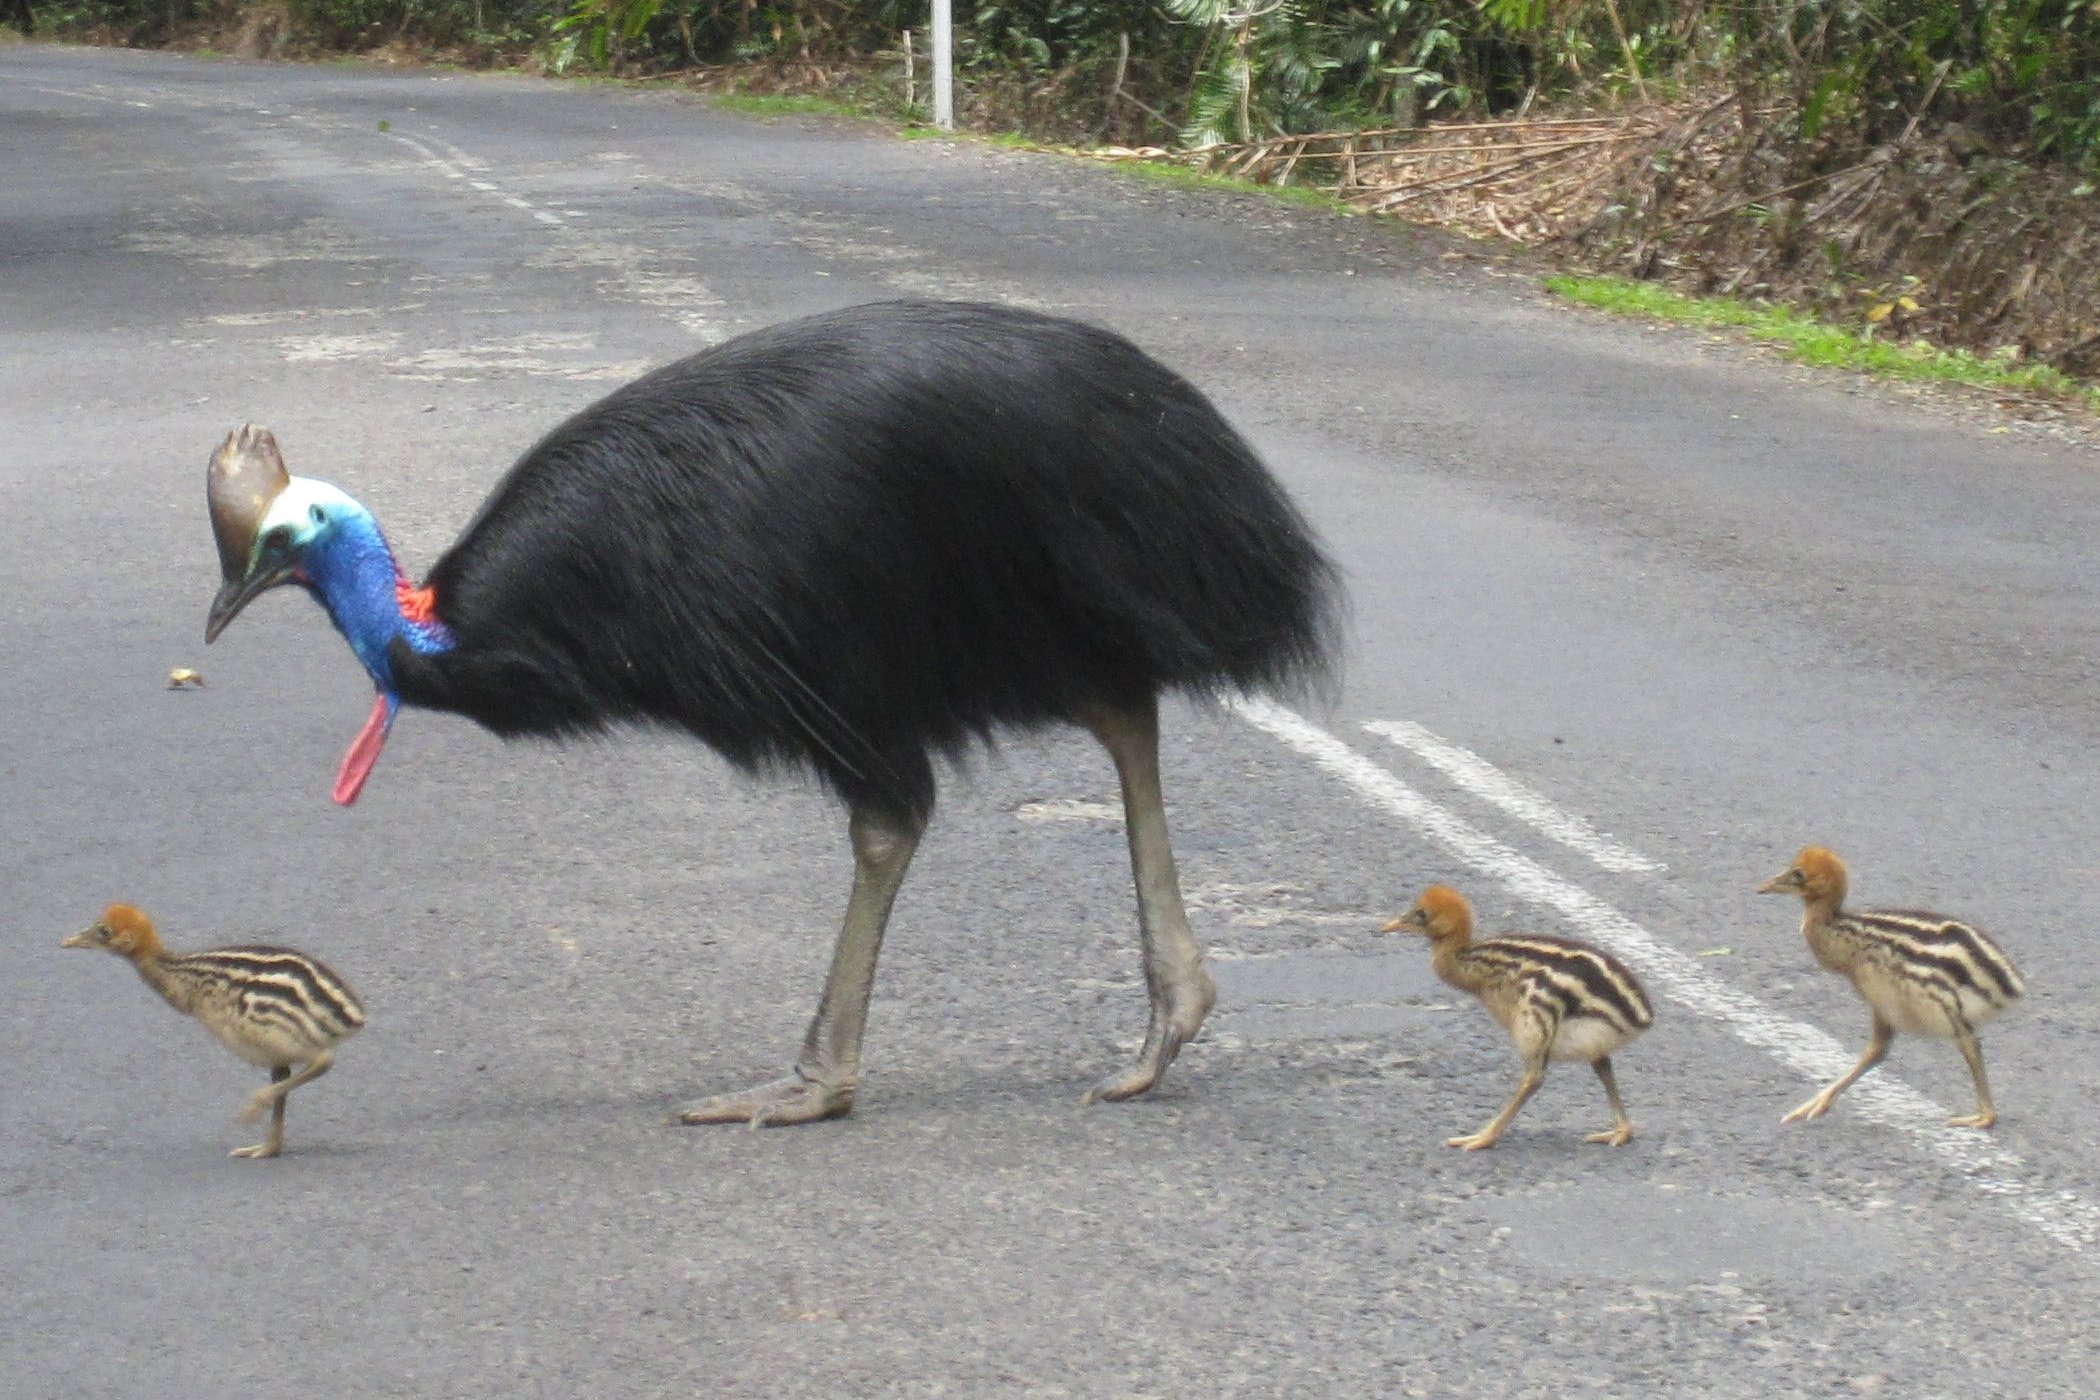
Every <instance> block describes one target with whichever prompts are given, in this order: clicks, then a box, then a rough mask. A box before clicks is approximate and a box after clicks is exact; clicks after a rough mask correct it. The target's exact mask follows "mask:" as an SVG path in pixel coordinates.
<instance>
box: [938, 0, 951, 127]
mask: <svg viewBox="0 0 2100 1400" xmlns="http://www.w3.org/2000/svg"><path fill="white" fill-rule="evenodd" d="M953 8H954V7H953V5H952V3H951V0H933V124H934V125H935V126H937V127H939V128H940V129H941V130H943V131H953V130H955V71H954V69H955V45H954V33H953V31H954V28H955V20H954V16H953Z"/></svg>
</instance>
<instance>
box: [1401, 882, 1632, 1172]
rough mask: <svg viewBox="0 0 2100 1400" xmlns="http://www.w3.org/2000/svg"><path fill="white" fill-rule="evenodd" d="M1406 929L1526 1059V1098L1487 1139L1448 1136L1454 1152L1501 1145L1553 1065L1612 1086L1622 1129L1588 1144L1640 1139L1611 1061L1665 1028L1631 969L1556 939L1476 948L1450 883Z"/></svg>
mask: <svg viewBox="0 0 2100 1400" xmlns="http://www.w3.org/2000/svg"><path fill="white" fill-rule="evenodd" d="M1400 929H1409V930H1412V931H1414V932H1416V933H1419V934H1421V935H1422V936H1424V937H1425V938H1427V939H1429V941H1430V950H1431V951H1430V963H1431V965H1432V966H1433V967H1435V969H1436V975H1437V976H1438V977H1440V978H1442V979H1443V980H1444V981H1445V982H1447V983H1449V984H1450V985H1451V986H1453V987H1455V988H1457V989H1458V990H1459V991H1462V992H1469V993H1471V994H1472V995H1473V996H1475V997H1478V998H1479V999H1480V1002H1481V1004H1482V1005H1483V1006H1485V1007H1487V1009H1488V1014H1489V1015H1491V1016H1493V1017H1494V1018H1495V1020H1496V1022H1497V1023H1498V1024H1499V1025H1500V1026H1501V1027H1502V1028H1503V1029H1504V1030H1506V1031H1508V1032H1509V1038H1510V1040H1511V1041H1512V1042H1514V1044H1515V1045H1516V1047H1517V1054H1518V1055H1519V1056H1520V1057H1521V1058H1522V1059H1523V1061H1524V1074H1523V1077H1522V1078H1521V1079H1519V1080H1518V1082H1517V1091H1516V1093H1515V1094H1514V1095H1512V1096H1511V1098H1510V1100H1509V1102H1508V1104H1506V1105H1505V1106H1504V1107H1503V1109H1502V1111H1501V1112H1500V1113H1498V1114H1496V1115H1495V1117H1494V1118H1493V1119H1492V1120H1491V1121H1490V1122H1489V1123H1488V1125H1487V1126H1486V1127H1484V1128H1482V1129H1481V1130H1480V1131H1479V1132H1477V1133H1468V1134H1466V1135H1465V1136H1463V1137H1454V1138H1447V1139H1446V1140H1445V1141H1446V1145H1447V1146H1451V1147H1462V1148H1464V1149H1466V1150H1467V1151H1468V1152H1477V1151H1479V1150H1480V1149H1481V1148H1484V1147H1493V1146H1494V1145H1495V1143H1496V1142H1497V1141H1498V1140H1499V1139H1500V1138H1501V1136H1502V1133H1503V1130H1504V1129H1506V1128H1507V1127H1508V1126H1509V1124H1510V1120H1512V1119H1513V1118H1515V1117H1516V1116H1517V1110H1518V1109H1520V1108H1522V1107H1523V1106H1524V1102H1525V1100H1527V1099H1529V1098H1530V1097H1531V1096H1532V1095H1533V1094H1534V1093H1537V1092H1538V1087H1539V1085H1540V1084H1542V1083H1543V1082H1545V1077H1546V1065H1547V1062H1548V1061H1550V1060H1579V1061H1581V1062H1582V1063H1584V1064H1587V1065H1589V1066H1590V1068H1592V1069H1593V1070H1595V1071H1596V1073H1597V1079H1598V1081H1599V1082H1600V1083H1602V1084H1603V1085H1604V1093H1605V1096H1606V1097H1607V1098H1608V1099H1609V1100H1610V1101H1611V1117H1612V1125H1611V1127H1610V1128H1608V1129H1606V1130H1605V1131H1603V1132H1601V1133H1591V1134H1590V1135H1589V1137H1588V1139H1587V1141H1590V1142H1594V1143H1602V1144H1605V1145H1607V1146H1611V1147H1620V1146H1623V1145H1624V1144H1626V1143H1628V1142H1631V1141H1632V1140H1633V1120H1632V1119H1630V1118H1628V1117H1627V1116H1626V1105H1625V1103H1624V1102H1622V1101H1621V1100H1620V1098H1619V1083H1618V1080H1617V1078H1616V1077H1615V1076H1614V1074H1613V1072H1612V1067H1611V1055H1612V1052H1613V1051H1615V1050H1617V1049H1619V1047H1621V1046H1623V1045H1625V1044H1626V1043H1627V1042H1628V1041H1630V1040H1632V1039H1633V1038H1634V1037H1635V1036H1637V1035H1639V1034H1640V1033H1641V1032H1642V1031H1644V1030H1646V1029H1648V1027H1649V1026H1651V1025H1653V1024H1654V1023H1655V1009H1654V1007H1652V1006H1651V1005H1650V1004H1649V1002H1648V994H1647V992H1646V991H1644V990H1643V989H1642V987H1641V984H1640V979H1639V978H1637V977H1635V976H1634V975H1633V973H1632V972H1631V971H1629V970H1628V969H1627V967H1626V965H1625V964H1624V963H1622V962H1620V961H1619V960H1618V959H1617V958H1614V957H1613V956H1611V954H1609V953H1607V952H1605V951H1604V950H1602V949H1601V948H1593V947H1591V946H1590V945H1589V944H1587V943H1579V942H1577V941H1576V940H1574V939H1572V938H1557V937H1554V936H1553V935H1551V934H1543V933H1512V934H1504V935H1502V936H1501V937H1498V938H1489V939H1484V940H1482V941H1481V942H1478V943H1475V942H1474V941H1473V907H1472V905H1470V904H1468V903H1467V902H1466V898H1465V896H1464V895H1462V894H1460V893H1459V892H1458V891H1456V890H1454V889H1450V888H1449V887H1447V886H1444V885H1431V886H1430V887H1429V888H1428V889H1426V890H1424V891H1423V892H1422V897H1421V898H1420V899H1418V900H1416V901H1415V905H1414V907H1413V908H1412V909H1410V910H1408V911H1407V913H1405V914H1403V915H1402V916H1401V917H1399V918H1397V919H1395V920H1393V922H1391V923H1389V924H1387V925H1386V926H1385V931H1386V932H1387V933H1392V932H1395V931H1397V930H1400Z"/></svg>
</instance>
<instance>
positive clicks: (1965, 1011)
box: [1759, 846, 2027, 1128]
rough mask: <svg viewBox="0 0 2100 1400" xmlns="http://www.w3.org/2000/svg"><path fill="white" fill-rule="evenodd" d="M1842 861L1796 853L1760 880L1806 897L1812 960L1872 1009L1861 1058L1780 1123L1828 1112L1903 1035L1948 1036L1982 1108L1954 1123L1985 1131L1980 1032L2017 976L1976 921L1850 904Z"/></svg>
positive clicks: (1988, 1117) (1987, 1095) (2002, 1005)
mask: <svg viewBox="0 0 2100 1400" xmlns="http://www.w3.org/2000/svg"><path fill="white" fill-rule="evenodd" d="M1848 881H1849V875H1848V873H1847V871H1846V869H1845V863H1844V862H1843V861H1842V860H1839V859H1838V857H1837V856H1836V855H1835V854H1834V853H1833V852H1831V851H1828V850H1825V849H1824V848H1823V847H1821V846H1810V847H1808V848H1806V849H1805V850H1803V851H1802V852H1801V854H1799V855H1798V856H1796V857H1794V863H1793V864H1792V865H1791V866H1789V867H1788V868H1787V869H1786V870H1785V871H1783V872H1781V873H1780V874H1778V875H1775V876H1773V877H1772V878H1771V879H1770V880H1767V881H1766V882H1765V883H1764V884H1763V885H1761V886H1759V889H1760V891H1761V892H1762V893H1765V894H1795V895H1799V896H1800V897H1801V903H1802V915H1801V936H1802V937H1803V938H1804V939H1806V940H1807V942H1808V947H1809V951H1810V952H1812V953H1814V954H1815V958H1816V961H1817V962H1818V963H1821V964H1822V965H1823V966H1824V967H1826V968H1828V969H1829V970H1830V971H1832V972H1836V973H1840V974H1842V975H1843V976H1844V977H1845V978H1847V979H1848V980H1849V981H1850V982H1851V983H1852V985H1853V987H1854V988H1855V989H1856V990H1857V991H1858V992H1859V995H1860V999H1861V1000H1863V1001H1865V1002H1866V1004H1867V1007H1868V1009H1869V1010H1870V1011H1872V1012H1873V1014H1874V1024H1873V1030H1872V1034H1871V1037H1870V1038H1869V1040H1868V1042H1867V1048H1866V1051H1865V1053H1864V1054H1862V1055H1861V1056H1860V1058H1859V1063H1857V1064H1855V1065H1854V1066H1853V1067H1852V1068H1851V1069H1850V1070H1849V1071H1847V1072H1846V1073H1845V1074H1844V1075H1843V1076H1842V1077H1841V1078H1839V1079H1838V1080H1837V1081H1836V1082H1835V1083H1833V1084H1831V1085H1830V1086H1829V1087H1828V1088H1826V1089H1824V1090H1823V1091H1822V1092H1820V1093H1818V1094H1817V1095H1816V1096H1815V1097H1814V1098H1812V1099H1810V1100H1809V1101H1808V1102H1807V1103H1804V1104H1802V1105H1801V1106H1800V1107H1799V1108H1796V1109H1795V1110H1794V1111H1793V1112H1791V1113H1789V1114H1787V1115H1786V1117H1785V1118H1784V1119H1783V1120H1781V1121H1783V1122H1788V1123H1792V1122H1795V1121H1797V1120H1805V1119H1815V1118H1820V1117H1822V1116H1823V1115H1824V1114H1825V1113H1828V1112H1829V1111H1830V1106H1831V1105H1832V1104H1833V1103H1835V1102H1836V1101H1837V1096H1838V1095H1839V1094H1842V1093H1843V1092H1844V1091H1845V1090H1846V1089H1847V1088H1848V1087H1850V1086H1851V1084H1852V1083H1853V1081H1854V1080H1856V1079H1858V1078H1859V1077H1860V1076H1861V1075H1862V1074H1865V1073H1866V1072H1867V1071H1868V1070H1870V1069H1872V1068H1873V1067H1874V1066H1875V1065H1877V1064H1879V1063H1881V1060H1882V1058H1883V1056H1885V1055H1887V1054H1888V1048H1889V1044H1890V1042H1891V1041H1893V1040H1894V1039H1895V1038H1896V1035H1897V1033H1898V1032H1904V1033H1908V1034H1911V1035H1932V1036H1939V1037H1940V1038H1942V1039H1947V1040H1952V1041H1953V1042H1954V1043H1955V1044H1956V1045H1957V1046H1958V1047H1960V1049H1961V1053H1962V1058H1963V1059H1964V1060H1966V1061H1967V1062H1968V1065H1969V1074H1970V1077H1971V1078H1972V1079H1973V1080H1974V1081H1975V1085H1976V1111H1975V1112H1974V1113H1972V1114H1967V1115H1964V1116H1962V1117H1959V1118H1955V1119H1952V1120H1950V1123H1949V1126H1952V1127H1958V1128H1988V1127H1990V1126H1991V1125H1992V1124H1993V1123H1995V1122H1997V1120H1998V1111H1997V1109H1996V1108H1995V1107H1994V1106H1993V1105H1992V1103H1991V1086H1990V1080H1989V1077H1988V1076H1987V1075H1986V1074H1985V1072H1984V1068H1983V1045H1982V1042H1980V1041H1979V1040H1977V1038H1976V1031H1977V1028H1978V1027H1980V1026H1982V1025H1984V1024H1985V1023H1986V1022H1988V1021H1990V1020H1991V1019H1992V1018H1993V1017H1995V1016H1997V1015H1998V1013H1999V1012H2001V1011H2003V1010H2005V1009H2006V1008H2007V1007H2009V1006H2011V1005H2012V1004H2013V1003H2014V1002H2016V1001H2018V1000H2019V999H2020V998H2021V997H2023V996H2025V995H2026V993H2027V987H2026V984H2025V983H2024V982H2022V981H2021V980H2020V973H2019V970H2018V969H2017V968H2015V967H2014V966H2013V964H2012V960H2011V959H2010V958H2008V957H2006V956H2005V952H2004V950H2003V949H2001V948H2000V947H1999V946H1998V945H1997V944H1996V943H1994V942H1992V941H1991V937H1990V935H1989V934H1987V933H1985V932H1984V931H1983V930H1982V929H1980V928H1977V927H1976V926H1975V925H1973V924H1967V923H1963V922H1962V921H1961V920H1959V919H1950V918H1948V917H1947V916H1946V915H1944V914H1928V913H1924V912H1921V911H1917V910H1907V909H1861V910H1848V909H1846V908H1845V907H1844V903H1845V891H1846V888H1847V884H1848Z"/></svg>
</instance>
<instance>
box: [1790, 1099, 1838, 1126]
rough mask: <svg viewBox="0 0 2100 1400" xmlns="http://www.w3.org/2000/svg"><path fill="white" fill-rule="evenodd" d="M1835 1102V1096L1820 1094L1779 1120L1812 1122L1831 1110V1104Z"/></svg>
mask: <svg viewBox="0 0 2100 1400" xmlns="http://www.w3.org/2000/svg"><path fill="white" fill-rule="evenodd" d="M1834 1102H1836V1100H1835V1098H1834V1096H1832V1095H1830V1094H1818V1095H1816V1096H1815V1097H1814V1098H1812V1099H1810V1100H1809V1101H1808V1102H1807V1103H1805V1104H1803V1105H1801V1107H1799V1108H1797V1109H1795V1110H1794V1111H1793V1112H1792V1113H1789V1114H1788V1115H1787V1116H1786V1117H1784V1118H1782V1119H1780V1120H1779V1121H1780V1122H1782V1123H1812V1122H1814V1121H1815V1120H1816V1119H1818V1118H1821V1117H1822V1116H1823V1115H1824V1114H1826V1113H1828V1112H1830V1105H1831V1104H1832V1103H1834Z"/></svg>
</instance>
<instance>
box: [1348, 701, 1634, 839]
mask: <svg viewBox="0 0 2100 1400" xmlns="http://www.w3.org/2000/svg"><path fill="white" fill-rule="evenodd" d="M1364 728H1365V729H1368V730H1369V731H1370V732H1371V733H1373V734H1377V735H1379V736H1381V737H1383V738H1387V739H1390V740H1392V741H1393V742H1394V743H1396V744H1398V745H1399V746H1400V747H1401V748H1403V749H1406V750H1407V751H1408V752H1409V753H1411V754H1413V755H1414V756H1415V757H1416V758H1419V759H1421V760H1422V761H1423V762H1424V763H1426V764H1428V765H1429V766H1430V767H1431V768H1434V769H1436V770H1437V771H1438V772H1439V773H1442V774H1443V775H1444V776H1445V777H1447V778H1449V779H1450V780H1451V781H1452V782H1454V783H1456V784H1457V785H1458V786H1459V787H1461V788H1464V789H1465V790H1466V791H1467V792H1470V793H1472V794H1473V795H1474V796H1475V797H1478V798H1481V799H1482V800H1484V801H1487V802H1492V803H1493V804H1494V805H1496V806H1497V807H1500V808H1501V809H1502V810H1504V811H1505V812H1508V813H1509V814H1510V815H1512V816H1514V817H1516V818H1518V819H1519V820H1522V821H1525V822H1529V823H1530V824H1531V825H1532V826H1534V827H1536V828H1537V829H1538V830H1540V831H1542V832H1544V833H1545V834H1546V835H1547V836H1550V837H1552V838H1553V839H1554V840H1555V841H1558V842H1560V844H1561V845H1563V846H1566V847H1567V848H1568V849H1569V850H1571V851H1576V852H1579V853H1580V854H1582V855H1586V856H1588V857H1589V858H1590V859H1591V860H1593V861H1595V862H1596V863H1597V864H1598V865H1600V866H1602V867H1603V868H1604V869H1606V870H1609V871H1612V872H1614V873H1615V874H1620V875H1633V874H1648V875H1652V874H1658V873H1660V872H1661V871H1663V870H1665V869H1667V868H1668V867H1667V866H1665V865H1664V864H1663V863H1662V862H1661V861H1656V860H1650V859H1648V857H1646V856H1644V855H1642V854H1640V852H1638V851H1629V850H1627V849H1626V848H1625V847H1624V846H1621V845H1620V844H1619V843H1618V842H1616V841H1614V840H1612V839H1611V838H1610V837H1609V836H1606V835H1604V834H1603V833H1602V832H1600V831H1598V830H1597V829H1596V828H1595V827H1593V826H1591V825H1590V824H1589V823H1588V822H1586V821H1584V820H1583V819H1582V818H1581V817H1578V816H1576V815H1575V814H1574V813H1573V812H1569V811H1564V810H1563V809H1561V808H1560V807H1557V806H1555V805H1554V804H1553V803H1552V802H1551V801H1550V800H1548V799H1547V798H1546V797H1545V796H1543V795H1542V794H1540V793H1537V792H1534V791H1533V790H1532V789H1530V788H1528V787H1526V786H1524V784H1522V783H1520V782H1518V781H1517V780H1516V779H1515V778H1512V777H1510V776H1509V775H1508V774H1507V773H1504V772H1503V771H1502V770H1501V769H1499V768H1497V767H1495V765H1493V764H1492V763H1489V762H1488V761H1487V760H1486V759H1484V758H1482V757H1481V756H1480V755H1479V754H1477V753H1474V752H1473V751H1472V750H1471V749H1467V748H1460V747H1459V746H1458V745H1457V744H1454V743H1452V742H1450V741H1449V740H1447V739H1444V738H1442V737H1440V736H1438V735H1436V734H1433V733H1431V732H1430V731H1429V730H1427V729H1424V728H1423V727H1422V726H1421V725H1419V724H1413V723H1410V722H1409V721H1407V720H1404V719H1374V720H1372V721H1371V722H1370V723H1368V724H1366V725H1365V726H1364Z"/></svg>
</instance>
